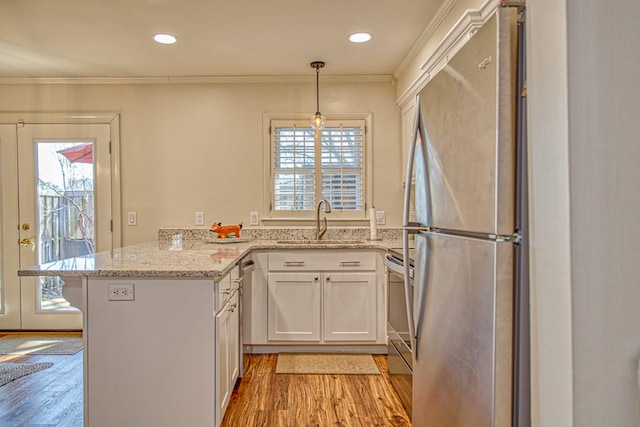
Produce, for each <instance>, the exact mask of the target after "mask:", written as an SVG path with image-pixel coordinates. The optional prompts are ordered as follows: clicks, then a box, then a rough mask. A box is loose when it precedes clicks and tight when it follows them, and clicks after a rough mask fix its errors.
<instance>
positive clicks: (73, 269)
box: [19, 230, 398, 426]
mask: <svg viewBox="0 0 640 427" xmlns="http://www.w3.org/2000/svg"><path fill="white" fill-rule="evenodd" d="M175 233H176V231H175V230H165V231H164V232H163V231H162V230H161V233H160V238H159V240H158V242H157V243H147V244H138V245H132V246H127V247H123V248H119V249H114V250H111V251H106V252H101V253H97V254H93V255H87V256H83V257H77V258H70V259H66V260H62V261H58V262H53V263H49V264H42V265H39V266H35V267H31V268H27V269H23V270H21V271H19V275H21V276H60V277H62V278H63V280H64V281H65V289H64V295H65V297H66V298H67V299H68V300H69V301H70V302H71V304H72V305H73V306H75V307H78V308H79V309H80V310H81V311H82V312H83V330H84V334H83V336H84V380H85V382H84V384H85V391H84V402H85V425H90V426H103V425H104V426H107V425H123V426H124V425H157V426H163V425H166V426H169V425H185V426H187V425H193V426H199V425H219V424H220V421H221V420H222V418H223V416H224V411H225V410H226V407H227V404H228V402H229V398H230V396H231V392H232V390H233V386H234V385H235V382H236V380H237V378H238V376H239V375H241V374H240V371H241V363H240V361H241V351H240V350H241V348H242V342H241V340H242V339H243V338H242V335H243V334H242V333H241V331H246V332H245V335H246V336H245V339H247V340H248V341H245V344H247V345H246V346H245V348H249V347H251V348H252V350H255V349H258V351H260V352H263V351H286V350H283V348H285V349H286V348H287V347H286V346H287V345H295V347H291V348H292V349H296V350H299V348H300V345H325V344H331V346H329V347H327V348H325V351H331V350H333V349H335V348H336V346H340V345H346V346H354V345H360V344H364V346H363V347H362V348H367V345H370V346H375V345H378V344H384V340H385V339H386V333H385V330H384V324H385V323H384V309H383V307H384V298H385V296H384V295H385V293H384V289H385V287H384V267H383V263H382V262H381V260H382V256H383V255H384V253H385V252H386V251H387V250H388V249H389V248H391V247H396V246H397V245H398V241H397V239H395V238H389V239H384V240H381V241H373V242H371V241H367V240H366V239H357V238H356V239H352V240H344V241H343V242H340V241H339V240H336V239H332V240H327V241H326V242H316V241H305V240H304V238H299V237H297V236H296V235H293V234H292V236H296V237H295V240H291V241H289V242H287V240H286V238H283V237H282V236H281V235H278V236H277V237H276V238H270V239H264V238H255V237H254V236H252V238H250V239H247V240H248V241H240V239H238V241H237V242H232V243H228V242H225V244H220V243H209V242H206V241H203V240H200V239H197V238H192V237H193V236H191V235H190V232H189V231H186V232H185V231H182V232H181V233H180V234H182V235H183V239H182V240H181V241H177V242H174V241H173V240H172V239H171V238H167V237H171V235H173V234H175ZM267 237H274V236H267ZM288 237H290V236H288ZM393 237H395V236H393ZM343 238H344V236H343ZM287 254H312V258H313V259H316V260H321V259H323V257H325V258H324V259H326V260H332V261H335V266H332V267H323V266H322V265H318V264H314V265H311V266H310V267H312V268H315V269H316V270H318V271H320V273H318V274H316V273H314V276H313V277H315V278H316V280H317V278H318V277H322V282H320V283H319V284H321V285H323V286H324V289H325V291H324V294H323V295H322V296H319V295H320V294H318V298H321V299H323V298H324V299H326V301H329V298H330V297H332V296H333V298H351V297H354V296H355V298H354V299H358V301H360V300H361V299H362V300H365V301H370V302H371V303H372V304H373V306H372V305H371V304H369V303H367V304H364V307H365V308H366V310H368V311H364V313H368V314H367V316H368V315H369V314H371V315H373V316H375V318H373V320H372V321H369V322H367V321H365V322H363V328H364V329H366V325H373V326H372V327H371V328H369V329H370V330H368V331H365V332H367V333H366V334H363V335H362V337H359V336H358V333H359V331H355V332H354V333H350V334H342V336H340V335H341V332H340V331H333V335H330V334H329V331H327V330H326V329H328V327H327V326H326V325H330V324H331V322H333V324H334V325H336V324H337V325H339V324H340V322H341V321H342V320H340V319H338V321H336V319H333V320H332V319H329V320H326V321H325V323H324V324H323V325H324V326H323V327H322V328H321V330H322V331H323V332H324V334H325V336H323V337H318V339H315V340H314V338H312V339H311V340H309V339H308V338H307V337H302V338H301V339H296V338H295V336H293V335H290V336H286V331H284V332H283V331H282V330H280V329H278V328H277V327H276V329H275V330H274V331H272V330H271V329H270V330H269V332H267V329H266V328H264V329H262V328H263V326H264V325H267V324H269V323H270V322H273V321H274V320H273V318H271V317H269V319H267V316H268V313H269V310H268V309H267V305H268V304H271V303H274V302H273V301H271V300H270V298H272V297H273V295H271V293H273V292H281V291H282V290H286V293H285V296H286V295H291V294H290V291H291V287H287V286H289V285H290V284H291V283H294V282H291V281H286V280H285V282H284V283H285V286H284V287H278V286H279V284H280V283H282V281H279V282H278V281H276V282H274V283H275V286H276V287H275V288H273V290H272V288H271V286H272V285H271V283H266V282H265V280H263V279H266V277H262V276H261V275H262V274H267V272H268V269H269V268H275V269H276V270H278V273H277V274H273V275H270V276H269V277H271V276H274V277H276V278H280V279H282V278H283V277H284V278H285V279H286V278H289V277H291V278H295V279H296V281H295V283H302V285H304V283H305V282H300V281H299V279H300V278H301V277H302V278H304V277H307V276H305V275H304V274H305V273H304V272H303V271H300V270H301V269H302V265H301V264H296V262H298V261H295V262H294V264H291V262H292V261H291V259H285V258H286V255H287ZM335 254H342V255H338V256H337V257H336V256H335ZM298 258H299V257H298ZM343 258H344V259H343ZM296 259H297V258H296ZM301 259H302V258H301ZM253 260H256V261H258V262H257V264H258V265H257V267H256V269H255V271H254V272H253V273H252V274H247V275H246V276H244V277H243V275H242V274H243V268H242V267H243V265H249V264H248V263H247V261H253ZM260 260H266V261H262V264H267V265H265V266H263V267H262V268H261V267H260V263H261V261H260ZM276 260H280V261H282V264H281V265H283V266H289V265H292V268H293V272H285V273H282V270H283V268H284V267H277V266H276V264H275V263H276V262H277V261H276ZM360 260H362V261H360ZM368 260H370V261H368ZM267 261H269V262H270V265H271V267H268V265H269V262H267ZM358 269H362V270H366V271H357V270H358ZM330 272H331V274H330ZM338 273H341V274H342V276H340V278H341V280H344V279H349V280H350V281H349V282H348V283H347V285H348V286H344V287H343V288H340V289H344V290H345V291H344V292H343V291H340V290H337V291H336V289H333V286H329V285H330V284H331V283H333V282H334V281H335V283H336V284H340V283H344V281H342V282H341V281H338V280H337V279H336V280H331V277H332V274H334V275H337V274H338ZM287 275H288V276H287ZM336 277H337V276H336ZM364 277H366V278H368V279H367V280H360V279H361V278H364ZM356 279H357V280H356ZM245 280H246V282H245V283H244V284H243V283H242V282H243V281H245ZM311 280H312V281H313V278H312V279H311ZM360 283H365V284H368V285H366V286H360ZM243 286H244V290H242V287H243ZM267 288H268V290H267ZM312 288H316V289H317V288H318V282H317V283H316V285H315V286H310V287H309V288H308V289H312ZM367 289H372V290H373V294H371V295H369V296H367V297H366V298H360V296H361V295H364V294H362V292H367ZM334 291H336V292H334ZM354 292H355V293H354ZM267 293H269V296H268V295H267ZM299 295H302V296H304V295H305V293H304V291H303V293H302V294H299ZM324 299H323V301H324ZM241 300H244V301H245V304H246V307H245V311H244V313H243V312H242V310H241V306H242V304H241ZM284 301H285V302H287V303H291V302H292V301H293V300H292V299H287V297H285V299H284ZM314 301H315V300H314ZM316 302H317V301H316ZM277 303H278V302H275V303H274V304H277ZM327 305H328V302H327ZM278 310H280V307H278ZM271 312H273V310H271ZM326 313H331V311H328V312H326ZM326 313H325V314H326ZM293 314H296V313H295V312H293ZM286 315H287V314H286V313H285V314H284V315H283V316H286ZM296 315H297V314H296ZM243 322H244V324H243ZM327 322H328V323H327ZM276 323H277V319H276ZM343 323H344V322H343ZM358 327H359V326H358ZM272 333H273V334H276V335H275V336H272ZM278 333H279V334H280V335H278ZM283 333H284V334H285V335H284V336H283ZM292 336H293V340H291V337H292ZM336 336H337V338H335V337H336ZM251 340H253V341H255V343H254V342H252V341H251ZM252 344H256V346H252ZM265 344H273V348H274V350H269V345H267V346H265ZM265 348H266V350H265ZM347 351H348V350H347Z"/></svg>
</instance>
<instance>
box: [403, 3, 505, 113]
mask: <svg viewBox="0 0 640 427" xmlns="http://www.w3.org/2000/svg"><path fill="white" fill-rule="evenodd" d="M497 7H498V3H497V1H496V0H486V1H485V2H484V3H483V4H482V5H481V6H480V7H479V8H478V9H467V10H466V11H465V13H464V14H463V15H462V16H461V17H460V18H459V19H458V21H457V22H456V23H455V24H454V25H453V27H451V29H450V30H449V32H448V33H447V34H446V35H445V36H444V37H443V39H442V40H441V41H440V43H439V44H438V46H437V47H436V49H435V50H434V51H433V53H431V54H430V55H429V56H428V57H427V58H426V59H425V60H424V61H422V62H421V63H420V65H419V66H418V68H419V70H420V73H419V76H418V78H417V79H416V80H415V81H414V82H413V83H412V84H411V85H410V86H409V87H408V88H407V90H405V91H404V93H402V95H400V97H399V98H398V99H397V101H396V103H397V104H398V105H399V106H400V107H402V106H403V105H404V104H405V103H407V102H408V101H410V100H411V99H412V98H413V97H415V96H416V95H417V94H418V92H419V91H420V90H422V88H424V86H425V85H426V84H427V83H428V82H429V81H430V80H431V78H432V77H433V76H435V75H436V74H437V73H438V71H440V70H441V69H442V68H444V66H445V65H447V63H448V62H449V59H450V58H453V56H454V55H455V54H456V53H457V52H458V51H459V50H460V49H461V48H462V47H463V46H464V45H465V44H467V42H468V41H469V40H470V39H471V38H472V37H473V36H474V35H475V33H476V32H477V31H478V30H479V29H480V28H482V26H483V25H484V24H485V23H486V22H487V21H488V20H489V18H491V16H493V14H494V13H495V12H496V10H497ZM425 43H426V42H425ZM422 46H423V47H424V44H423V45H422ZM412 59H415V56H414V58H412ZM396 75H397V74H396Z"/></svg>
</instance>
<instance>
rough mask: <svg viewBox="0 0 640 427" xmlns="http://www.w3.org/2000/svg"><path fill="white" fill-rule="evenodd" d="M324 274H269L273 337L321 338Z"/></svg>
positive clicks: (268, 307)
mask: <svg viewBox="0 0 640 427" xmlns="http://www.w3.org/2000/svg"><path fill="white" fill-rule="evenodd" d="M320 286H321V283H320V274H319V273H280V272H275V273H269V282H268V288H269V295H268V301H267V312H268V316H269V319H268V334H269V339H270V340H280V341H316V342H317V341H320Z"/></svg>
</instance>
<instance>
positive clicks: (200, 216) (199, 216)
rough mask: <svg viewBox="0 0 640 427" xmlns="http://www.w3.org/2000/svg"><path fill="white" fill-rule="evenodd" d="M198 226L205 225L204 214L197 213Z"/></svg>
mask: <svg viewBox="0 0 640 427" xmlns="http://www.w3.org/2000/svg"><path fill="white" fill-rule="evenodd" d="M196 225H204V212H196Z"/></svg>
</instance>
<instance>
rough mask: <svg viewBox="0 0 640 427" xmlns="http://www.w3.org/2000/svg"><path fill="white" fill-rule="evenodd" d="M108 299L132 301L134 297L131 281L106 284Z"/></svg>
mask: <svg viewBox="0 0 640 427" xmlns="http://www.w3.org/2000/svg"><path fill="white" fill-rule="evenodd" d="M107 288H108V290H109V301H133V300H134V299H135V293H134V287H133V283H118V284H115V283H114V284H110V285H107Z"/></svg>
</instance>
